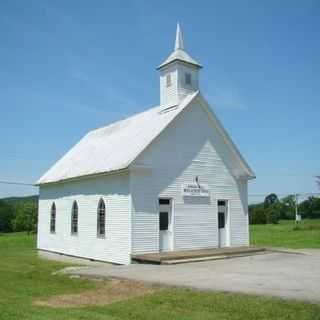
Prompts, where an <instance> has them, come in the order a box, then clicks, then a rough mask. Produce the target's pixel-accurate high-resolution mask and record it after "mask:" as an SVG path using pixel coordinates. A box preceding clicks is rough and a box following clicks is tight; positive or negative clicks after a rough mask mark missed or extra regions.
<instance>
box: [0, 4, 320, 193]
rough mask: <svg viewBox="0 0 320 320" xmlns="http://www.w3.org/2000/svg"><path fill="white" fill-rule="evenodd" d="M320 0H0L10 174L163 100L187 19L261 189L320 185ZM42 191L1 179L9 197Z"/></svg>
mask: <svg viewBox="0 0 320 320" xmlns="http://www.w3.org/2000/svg"><path fill="white" fill-rule="evenodd" d="M319 16H320V2H319V1H317V0H316V1H312V0H305V1H292V0H291V1H284V0H283V1H270V0H268V1H254V0H252V1H245V0H242V1H209V0H208V1H188V2H186V1H79V0H77V1H71V0H69V1H48V0H42V1H39V0H38V1H33V0H29V1H28V2H21V1H18V0H17V1H15V0H2V1H1V2H0V40H1V47H0V63H1V70H0V88H1V89H0V108H1V109H0V110H1V113H0V133H1V134H0V139H1V140H0V141H1V156H0V180H10V181H23V182H34V181H36V180H37V179H38V177H39V176H41V175H42V174H43V173H44V172H45V171H46V170H47V169H48V168H49V167H50V166H51V165H52V164H53V163H54V162H55V161H56V160H57V159H59V158H60V157H61V156H62V155H63V154H64V153H65V152H66V151H67V150H68V149H69V148H70V147H71V146H73V145H74V144H75V143H76V142H77V141H78V140H79V139H80V138H81V137H82V136H83V135H84V134H85V133H86V132H87V131H89V130H91V129H93V128H96V127H99V126H101V125H104V124H106V123H109V122H112V121H114V120H117V119H121V118H124V117H126V116H128V115H131V114H133V113H136V112H139V111H142V110H144V109H147V108H149V107H151V106H154V105H157V104H158V101H159V83H158V81H159V79H158V73H157V71H156V70H155V67H156V66H157V65H159V63H160V62H162V61H163V59H164V58H166V57H167V55H168V54H169V53H170V52H171V51H172V49H173V45H174V36H175V27H176V22H177V21H180V23H181V26H182V31H183V35H184V42H185V46H186V49H187V51H188V52H189V53H190V54H191V56H192V57H194V58H195V59H196V60H198V61H200V63H201V64H202V65H203V66H204V68H203V69H202V70H201V90H202V92H203V94H204V96H205V97H206V98H207V99H208V101H209V102H210V103H211V105H212V108H213V109H214V111H215V112H216V114H217V115H218V117H219V118H220V120H221V121H222V122H223V124H224V126H225V127H226V129H227V130H228V132H229V134H230V135H231V137H232V138H233V140H234V141H235V143H236V144H237V145H238V147H239V148H240V150H241V152H242V153H243V155H244V156H245V158H246V159H247V161H248V162H249V164H250V165H251V167H252V168H253V169H254V171H255V173H256V175H257V179H256V180H254V181H251V182H250V187H249V192H250V193H268V192H271V191H273V192H277V193H293V192H312V191H316V190H317V186H316V183H315V180H314V175H316V174H320V162H319V159H320V148H319V144H320V129H319V119H320V90H319V85H320V60H319V57H320V41H319V39H320V19H319ZM35 192H37V189H32V188H28V187H21V186H8V185H1V184H0V197H4V196H10V195H25V194H32V193H35Z"/></svg>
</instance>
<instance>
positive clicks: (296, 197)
mask: <svg viewBox="0 0 320 320" xmlns="http://www.w3.org/2000/svg"><path fill="white" fill-rule="evenodd" d="M294 197H295V216H296V224H298V223H299V222H300V221H301V216H300V214H299V212H298V193H296V194H295V195H294Z"/></svg>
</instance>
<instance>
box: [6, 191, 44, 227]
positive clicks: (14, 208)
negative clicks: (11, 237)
mask: <svg viewBox="0 0 320 320" xmlns="http://www.w3.org/2000/svg"><path fill="white" fill-rule="evenodd" d="M37 218H38V197H37V196H30V197H21V198H14V197H13V198H6V199H0V232H18V231H27V232H28V233H31V232H36V230H37Z"/></svg>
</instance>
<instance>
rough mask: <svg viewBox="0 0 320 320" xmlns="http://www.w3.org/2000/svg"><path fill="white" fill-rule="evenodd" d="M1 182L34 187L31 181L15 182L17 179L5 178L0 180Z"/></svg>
mask: <svg viewBox="0 0 320 320" xmlns="http://www.w3.org/2000/svg"><path fill="white" fill-rule="evenodd" d="M0 183H1V184H12V185H18V186H32V187H36V186H35V185H34V184H32V183H26V182H17V181H5V180H0Z"/></svg>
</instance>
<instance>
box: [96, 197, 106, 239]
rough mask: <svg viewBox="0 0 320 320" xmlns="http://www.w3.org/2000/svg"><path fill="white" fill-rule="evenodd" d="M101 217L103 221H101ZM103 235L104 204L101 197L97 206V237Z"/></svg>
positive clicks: (104, 221)
mask: <svg viewBox="0 0 320 320" xmlns="http://www.w3.org/2000/svg"><path fill="white" fill-rule="evenodd" d="M101 217H103V218H101ZM102 219H103V221H101V220H102ZM102 222H103V223H102ZM102 226H103V232H101V229H102V228H101V227H102ZM105 237H106V204H105V202H104V200H103V199H102V198H101V199H100V200H99V203H98V208H97V238H105Z"/></svg>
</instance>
